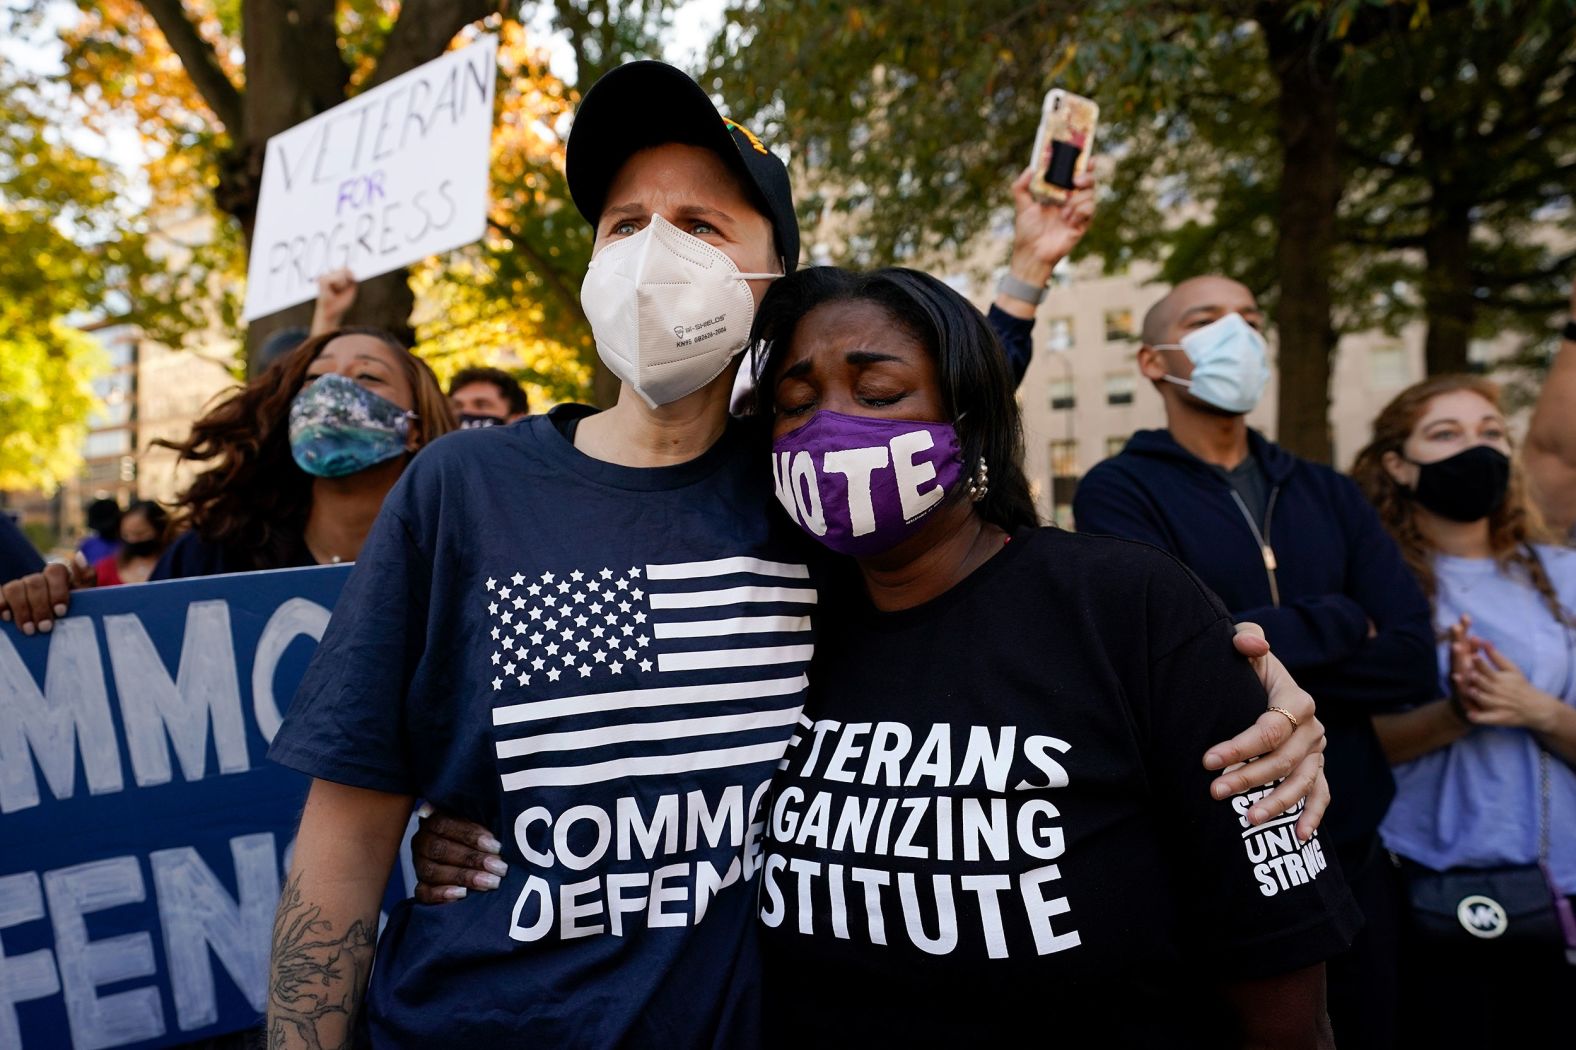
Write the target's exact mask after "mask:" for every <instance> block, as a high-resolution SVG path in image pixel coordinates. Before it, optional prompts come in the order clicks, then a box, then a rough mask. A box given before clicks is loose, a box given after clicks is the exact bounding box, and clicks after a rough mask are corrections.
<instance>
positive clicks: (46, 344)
mask: <svg viewBox="0 0 1576 1050" xmlns="http://www.w3.org/2000/svg"><path fill="white" fill-rule="evenodd" d="M60 126H61V125H60V123H59V113H58V112H57V111H55V110H54V109H53V108H52V107H50V106H49V105H48V104H47V102H46V99H45V98H44V97H43V96H41V95H40V94H39V93H38V92H37V91H36V89H35V88H34V87H33V86H32V85H29V84H27V83H26V82H25V81H20V80H17V79H14V78H4V79H0V244H4V245H5V250H4V251H3V252H0V489H4V490H24V489H34V488H42V489H46V490H49V489H53V488H54V487H55V486H56V485H58V484H59V482H60V481H61V480H62V479H63V478H65V477H68V476H70V475H71V474H72V473H73V472H75V470H76V469H77V467H78V466H79V465H80V462H81V459H80V454H79V451H78V449H79V448H80V446H81V442H82V437H83V435H84V433H85V432H86V426H87V418H88V415H89V413H90V412H91V411H92V409H93V405H94V399H93V394H92V389H91V386H90V383H91V380H92V379H93V377H94V375H95V374H97V373H98V372H99V371H101V370H102V369H103V367H104V361H103V354H102V352H101V351H99V349H98V347H97V344H95V343H94V342H93V340H92V339H90V338H89V337H88V336H86V335H84V334H83V333H81V332H80V331H78V330H76V329H75V328H72V327H71V326H70V325H69V324H67V323H66V318H67V317H68V316H71V315H73V314H76V313H78V312H79V311H81V310H83V309H85V308H87V307H90V306H92V305H93V304H94V303H95V302H96V301H97V300H98V299H99V298H101V297H102V296H104V295H108V294H111V293H112V292H114V291H117V290H120V289H122V288H123V287H124V283H125V281H126V279H127V275H128V270H129V268H130V264H131V263H133V262H135V261H136V260H137V256H138V255H139V247H138V246H137V245H136V244H132V243H122V242H120V241H119V240H118V239H116V238H114V237H113V236H109V237H106V236H105V233H104V230H103V228H102V227H103V223H102V214H103V212H104V210H105V209H107V208H109V207H111V206H112V205H113V203H114V200H115V197H116V193H117V183H116V180H115V178H114V176H113V172H111V171H110V170H109V169H107V168H106V167H105V166H104V165H103V164H101V163H100V162H98V161H96V160H94V159H93V158H91V157H88V156H85V155H84V154H82V153H79V152H77V151H76V150H74V149H72V148H71V147H70V146H68V145H67V144H65V143H64V142H63V141H62V137H61V135H60V132H59V127H60Z"/></svg>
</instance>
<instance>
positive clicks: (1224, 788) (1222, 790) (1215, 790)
mask: <svg viewBox="0 0 1576 1050" xmlns="http://www.w3.org/2000/svg"><path fill="white" fill-rule="evenodd" d="M1209 793H1210V794H1211V795H1213V796H1214V797H1215V798H1217V799H1220V798H1225V797H1227V796H1228V795H1230V794H1231V788H1230V786H1228V785H1226V784H1211V785H1210V788H1209Z"/></svg>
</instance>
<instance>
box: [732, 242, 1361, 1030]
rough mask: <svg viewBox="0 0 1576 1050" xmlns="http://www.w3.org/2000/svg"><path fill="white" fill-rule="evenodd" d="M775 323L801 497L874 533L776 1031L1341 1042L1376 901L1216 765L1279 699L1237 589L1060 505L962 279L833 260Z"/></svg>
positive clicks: (767, 862) (781, 307)
mask: <svg viewBox="0 0 1576 1050" xmlns="http://www.w3.org/2000/svg"><path fill="white" fill-rule="evenodd" d="M756 334H757V335H758V336H759V337H760V338H761V339H762V340H763V341H764V343H765V345H766V347H767V348H768V351H769V354H768V361H767V364H766V368H765V373H764V376H763V380H764V382H763V383H762V387H761V389H762V396H763V398H764V399H766V400H767V405H768V410H769V413H770V416H771V420H772V430H773V448H772V470H773V476H774V478H775V480H776V483H777V493H778V499H779V501H780V502H781V503H782V505H783V506H784V508H785V509H786V510H787V512H788V514H789V516H790V517H791V518H793V520H794V521H795V522H796V523H797V524H798V525H799V526H800V527H801V528H802V529H803V530H804V531H805V532H806V533H807V534H808V535H809V536H811V537H812V538H813V539H815V540H817V541H818V542H820V543H821V544H824V545H825V546H826V547H828V548H830V549H831V550H833V551H835V552H838V553H840V554H846V555H849V556H851V557H852V558H853V559H854V560H853V561H852V562H849V563H847V564H848V568H849V570H851V571H850V572H849V574H848V578H847V587H846V590H845V591H844V592H843V593H840V594H837V595H836V596H835V599H834V600H831V601H826V600H823V602H822V608H821V616H822V618H823V619H822V623H821V624H819V625H818V627H819V630H818V647H817V651H816V659H815V663H814V664H813V665H812V668H811V675H810V697H809V699H808V700H807V702H806V705H805V709H804V717H803V718H802V719H801V723H800V724H801V728H800V730H799V732H798V735H797V736H796V737H795V738H794V742H793V743H791V744H790V747H789V751H788V754H787V756H786V759H785V761H784V763H783V765H782V767H781V768H782V772H781V773H780V775H779V777H778V779H777V781H776V783H775V787H774V792H775V799H774V803H773V805H772V807H771V809H770V811H769V816H768V818H767V827H766V830H765V839H766V841H765V849H764V857H763V859H762V861H761V864H762V866H763V867H762V873H763V884H762V890H761V923H762V926H763V943H764V945H765V948H766V958H767V975H766V980H765V982H764V987H765V989H766V997H767V1003H768V1012H767V1025H766V1028H767V1031H768V1032H771V1033H774V1035H775V1037H776V1038H778V1039H779V1040H780V1041H781V1042H782V1044H783V1045H790V1046H793V1045H826V1044H829V1043H836V1042H844V1041H849V1040H851V1039H854V1038H862V1037H863V1038H869V1037H875V1038H878V1039H880V1040H881V1041H883V1042H888V1043H893V1044H913V1043H925V1044H930V1043H936V1042H939V1043H941V1044H944V1045H951V1044H962V1043H965V1042H967V1043H981V1044H993V1043H996V1042H1005V1041H1007V1040H1008V1039H1010V1038H1013V1037H1014V1036H1017V1035H1021V1033H1022V1032H1023V1031H1026V1030H1040V1031H1045V1026H1046V1025H1047V1024H1052V1025H1055V1026H1056V1030H1055V1032H1054V1034H1049V1035H1048V1037H1049V1038H1052V1039H1055V1040H1057V1041H1060V1040H1061V1039H1066V1040H1067V1041H1069V1042H1081V1041H1082V1037H1085V1036H1088V1035H1092V1034H1094V1033H1096V1032H1098V1033H1099V1035H1100V1037H1101V1040H1102V1041H1104V1042H1109V1043H1112V1044H1114V1045H1119V1046H1151V1045H1154V1046H1159V1045H1164V1046H1168V1047H1176V1046H1193V1045H1201V1046H1227V1045H1238V1043H1239V1042H1241V1043H1246V1044H1248V1045H1264V1046H1283V1045H1313V1041H1314V1040H1315V1038H1316V1036H1317V1034H1318V1033H1319V1032H1320V1031H1321V1029H1322V1027H1323V1025H1324V1024H1325V1021H1324V1016H1323V1014H1324V1009H1323V966H1322V960H1323V959H1324V958H1325V957H1327V956H1328V955H1331V954H1334V953H1335V952H1337V951H1339V950H1341V948H1342V947H1343V946H1344V945H1345V944H1346V943H1347V942H1348V940H1349V938H1350V936H1351V933H1352V930H1353V929H1354V922H1355V917H1354V911H1355V909H1354V906H1353V905H1352V904H1351V901H1350V897H1349V895H1348V893H1347V891H1346V888H1345V885H1344V883H1343V882H1342V880H1341V877H1340V875H1339V872H1338V871H1337V870H1336V869H1335V868H1329V867H1326V863H1327V862H1326V859H1325V854H1324V851H1323V849H1322V846H1321V844H1320V842H1319V840H1318V838H1317V837H1316V836H1315V837H1313V838H1310V839H1307V840H1304V839H1303V838H1302V836H1301V835H1299V834H1298V833H1296V831H1295V830H1294V828H1293V826H1292V824H1291V823H1289V822H1281V823H1280V824H1279V826H1278V827H1268V828H1266V829H1262V830H1261V829H1254V828H1252V827H1250V826H1249V824H1248V823H1247V822H1246V821H1245V820H1243V819H1240V818H1242V817H1243V816H1244V814H1245V813H1246V812H1247V810H1248V808H1249V806H1250V804H1251V803H1252V801H1253V800H1254V798H1255V797H1257V794H1259V793H1254V792H1250V793H1248V794H1246V795H1242V796H1238V797H1237V798H1235V799H1221V800H1219V801H1214V800H1211V798H1210V796H1209V793H1208V792H1207V791H1206V790H1205V788H1204V785H1205V782H1206V781H1207V779H1208V776H1207V774H1206V772H1205V770H1204V769H1203V767H1202V766H1201V765H1200V764H1199V761H1198V755H1199V754H1200V752H1201V751H1202V749H1203V748H1204V747H1206V746H1207V742H1208V740H1209V739H1210V738H1211V734H1214V735H1215V736H1219V735H1221V734H1222V733H1223V732H1224V731H1226V730H1227V729H1229V727H1231V726H1233V725H1235V724H1240V723H1241V722H1243V721H1245V720H1247V719H1249V718H1251V717H1254V716H1255V715H1256V714H1257V713H1258V712H1259V711H1261V710H1262V709H1263V704H1264V693H1263V689H1262V687H1261V686H1260V685H1259V683H1258V681H1257V680H1256V679H1255V677H1254V675H1253V672H1252V671H1251V670H1250V669H1249V667H1248V664H1247V663H1246V661H1243V660H1241V659H1239V658H1236V657H1235V656H1234V655H1233V654H1232V653H1231V652H1230V651H1229V647H1228V646H1227V645H1226V644H1225V643H1226V641H1227V640H1228V639H1229V638H1230V636H1231V632H1232V626H1231V620H1230V618H1229V617H1228V616H1227V614H1226V612H1225V610H1224V609H1223V608H1222V607H1221V606H1220V604H1219V602H1218V601H1216V600H1215V599H1214V598H1213V597H1212V596H1210V595H1209V594H1208V593H1207V592H1206V591H1205V590H1204V589H1203V587H1202V586H1201V585H1200V584H1199V583H1198V582H1197V580H1196V579H1195V578H1194V577H1193V576H1192V575H1191V574H1190V573H1189V572H1188V571H1187V570H1186V569H1184V568H1183V567H1182V566H1181V565H1180V564H1179V563H1178V562H1176V561H1175V560H1174V559H1172V558H1170V557H1169V556H1167V555H1165V554H1162V553H1161V552H1159V551H1156V550H1154V549H1153V548H1150V547H1147V546H1144V545H1142V544H1137V543H1131V542H1127V541H1123V540H1115V539H1109V538H1103V537H1091V536H1083V535H1074V534H1071V533H1067V532H1063V531H1061V530H1058V529H1054V528H1039V527H1037V525H1036V519H1035V512H1034V508H1033V503H1032V500H1031V497H1030V493H1029V486H1028V482H1027V480H1026V478H1025V477H1024V474H1023V469H1022V464H1021V457H1022V436H1021V431H1020V429H1019V421H1018V414H1017V411H1016V408H1015V405H1014V402H1013V390H1012V383H1011V380H1010V378H1009V376H1008V374H1007V371H1006V367H1005V364H1004V362H1003V359H1002V357H1001V354H1000V352H999V350H998V349H997V347H996V344H995V342H994V340H993V339H992V338H991V336H990V333H989V331H988V330H987V328H986V326H985V324H984V321H983V319H982V318H981V317H980V316H979V314H978V313H977V312H976V311H975V310H974V309H973V308H972V307H971V306H969V304H968V303H967V302H966V301H964V300H963V299H962V298H961V297H960V296H958V295H957V294H956V293H955V292H953V291H952V290H950V289H949V288H947V287H946V286H945V285H944V284H942V283H941V282H939V281H936V280H935V279H933V278H930V277H927V276H925V275H923V274H919V273H916V272H913V271H909V270H882V271H879V272H876V273H873V274H869V275H854V274H849V273H846V272H842V271H837V270H829V269H820V270H808V271H802V272H800V273H798V274H796V275H793V276H790V277H786V278H784V279H783V280H782V281H781V282H780V283H779V286H778V287H776V288H774V289H773V291H772V292H770V293H769V294H768V296H767V298H766V301H765V303H763V305H762V309H761V315H760V318H759V321H758V322H757V328H756ZM1249 989H1251V993H1249V991H1248V990H1249ZM1031 1025H1032V1026H1033V1028H1030V1027H1029V1026H1031Z"/></svg>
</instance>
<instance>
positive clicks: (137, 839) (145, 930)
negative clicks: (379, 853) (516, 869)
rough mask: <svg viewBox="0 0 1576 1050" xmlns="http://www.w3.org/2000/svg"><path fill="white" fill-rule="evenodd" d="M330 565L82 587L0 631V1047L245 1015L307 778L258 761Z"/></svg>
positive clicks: (177, 1033) (253, 1015)
mask: <svg viewBox="0 0 1576 1050" xmlns="http://www.w3.org/2000/svg"><path fill="white" fill-rule="evenodd" d="M349 572H350V568H349V566H332V567H324V568H315V569H285V570H280V571H278V572H264V573H250V574H246V575H239V576H217V577H210V578H207V579H196V580H178V581H171V582H167V583H152V584H143V585H139V586H132V587H114V588H106V589H104V590H101V591H85V592H83V593H81V594H79V595H76V596H74V597H73V601H72V607H71V613H70V615H68V616H66V617H64V618H62V619H60V620H58V621H57V622H56V624H55V628H54V630H53V632H51V633H50V634H41V635H34V636H32V637H26V636H24V635H22V634H21V633H20V632H18V631H17V630H16V629H15V628H14V627H12V626H11V625H10V624H6V625H4V628H3V630H0V1047H5V1048H9V1047H24V1048H28V1050H33V1048H38V1047H78V1048H99V1047H162V1046H170V1045H176V1044H180V1043H185V1042H190V1041H192V1040H196V1039H201V1038H205V1037H209V1036H214V1035H219V1034H223V1033H226V1032H234V1031H238V1030H241V1029H244V1028H248V1027H251V1026H253V1025H255V1024H256V1023H258V1021H259V1019H260V1017H261V1014H262V1011H263V1008H264V1005H265V997H266V996H265V989H266V975H267V965H268V949H269V945H270V942H271V940H272V933H273V916H274V907H275V904H276V903H277V901H278V898H279V889H280V886H281V885H282V881H283V880H282V874H283V872H284V871H285V870H286V869H287V867H288V863H289V856H290V847H291V844H292V841H293V839H294V835H295V826H296V821H297V819H298V817H299V815H300V811H301V804H302V802H303V800H304V799H305V796H306V787H307V781H306V779H305V778H304V777H302V776H300V775H298V774H296V773H292V772H290V771H288V770H285V769H283V768H281V767H278V766H275V765H273V764H271V763H269V762H268V761H267V760H266V758H265V757H264V756H265V754H266V752H267V750H268V743H269V741H270V740H272V739H273V735H274V732H275V731H276V730H277V729H278V727H279V721H280V717H281V714H282V712H283V711H284V709H285V707H286V705H287V704H288V702H289V700H290V697H291V696H292V695H293V694H294V692H295V688H296V685H297V683H298V682H299V681H300V679H301V676H302V673H303V672H304V671H305V670H306V665H307V662H308V660H310V658H311V655H312V651H313V650H314V648H315V647H316V645H317V641H318V639H319V638H320V637H321V636H322V633H323V628H324V626H325V625H326V624H327V623H328V617H329V612H330V610H331V609H332V608H333V605H334V602H335V600H336V599H337V598H338V596H339V591H340V588H341V587H343V585H344V582H345V578H346V576H347V575H348V574H349ZM407 842H408V832H407ZM402 855H403V856H407V858H408V855H407V854H403V853H402ZM399 867H400V868H401V869H402V870H398V871H396V872H395V875H394V877H393V878H392V879H391V880H390V887H389V893H390V895H391V898H397V897H398V896H403V895H404V894H405V893H406V887H407V885H408V883H409V880H410V875H409V866H408V859H407V860H406V861H405V863H403V864H401V865H400V866H399Z"/></svg>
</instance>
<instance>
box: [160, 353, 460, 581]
mask: <svg viewBox="0 0 1576 1050" xmlns="http://www.w3.org/2000/svg"><path fill="white" fill-rule="evenodd" d="M453 429H454V415H453V413H452V412H451V411H450V410H449V403H448V401H447V399H446V398H444V396H443V391H442V389H441V388H440V387H439V385H438V381H437V378H436V377H435V376H434V375H433V374H432V369H430V368H428V367H427V364H426V362H424V361H422V360H421V359H420V358H419V357H417V356H416V355H415V354H413V353H411V352H410V351H409V350H408V349H406V348H405V347H404V346H403V345H401V344H400V342H399V340H397V339H395V338H394V337H393V336H391V335H389V334H388V333H386V332H382V331H379V330H378V329H375V328H341V329H336V330H333V331H329V332H324V333H321V334H319V335H315V336H313V337H312V338H310V339H308V340H307V341H306V342H305V343H303V344H302V345H301V346H300V347H298V348H297V349H296V350H294V351H292V352H291V353H290V354H289V355H288V356H287V357H285V358H284V359H283V360H281V361H280V362H279V363H277V364H276V365H275V366H274V367H273V368H271V369H269V371H268V372H266V373H264V374H263V375H262V376H260V377H258V378H257V379H255V380H253V381H252V382H251V383H249V384H247V385H246V386H244V387H242V388H241V389H240V390H239V391H238V392H237V393H236V394H234V395H233V396H232V397H230V398H229V399H227V400H226V401H224V402H222V403H221V404H219V405H218V406H217V407H216V408H214V409H213V410H211V411H210V412H209V413H208V414H207V415H205V416H204V417H203V418H202V419H200V420H198V421H197V422H196V423H195V424H193V426H192V432H191V435H190V436H189V437H188V438H187V439H186V440H185V441H183V442H179V443H177V444H173V445H172V446H171V447H172V448H174V449H175V450H176V451H177V452H178V453H180V455H181V458H182V459H189V460H194V461H197V462H202V463H210V464H212V465H211V466H210V467H209V468H208V469H207V470H205V471H204V472H203V473H201V474H199V475H198V476H197V478H196V480H195V481H193V482H192V484H191V487H190V488H188V489H187V490H186V492H184V493H183V494H182V495H181V498H180V501H179V503H178V504H177V508H178V513H179V520H180V523H181V524H182V525H184V526H186V528H187V532H186V533H185V534H184V535H183V536H181V538H180V539H178V540H176V541H175V543H174V545H173V546H171V547H170V549H169V551H167V552H166V553H165V555H164V557H163V559H162V560H161V561H160V562H159V566H158V568H157V569H155V570H154V573H153V578H154V579H156V580H158V579H169V578H172V577H185V576H208V575H212V574H215V573H222V572H245V571H250V570H254V569H278V568H284V567H287V566H298V565H326V564H331V563H338V562H344V561H355V560H356V556H357V554H358V553H360V551H361V545H362V543H363V542H364V541H365V540H366V538H367V533H368V531H369V530H370V529H371V528H372V522H373V519H375V518H376V517H377V514H378V510H379V509H380V508H381V507H382V506H383V499H384V497H385V496H387V495H388V492H389V490H390V489H391V488H393V487H394V483H395V482H396V481H398V480H399V476H400V474H401V473H403V472H404V470H405V467H406V465H407V464H408V463H409V462H410V459H411V456H413V455H414V454H415V453H416V452H417V451H418V450H420V449H421V448H422V446H424V445H426V444H429V443H430V442H432V441H434V440H436V439H437V438H439V437H442V436H443V435H444V434H446V433H448V432H449V431H451V430H453Z"/></svg>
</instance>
